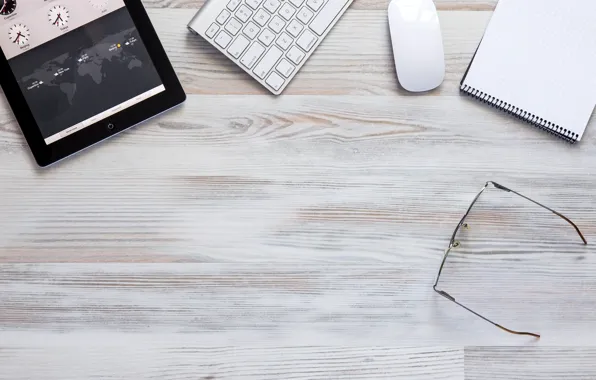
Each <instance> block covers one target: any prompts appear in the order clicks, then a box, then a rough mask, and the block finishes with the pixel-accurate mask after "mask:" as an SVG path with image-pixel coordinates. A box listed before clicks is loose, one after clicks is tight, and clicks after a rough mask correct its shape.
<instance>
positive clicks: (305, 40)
mask: <svg viewBox="0 0 596 380" xmlns="http://www.w3.org/2000/svg"><path fill="white" fill-rule="evenodd" d="M316 42H317V36H315V35H314V34H313V33H311V32H310V30H305V31H304V33H302V35H301V36H300V38H298V39H297V40H296V45H298V46H300V47H301V48H302V49H304V51H310V49H311V48H312V47H313V46H314V45H315V43H316Z"/></svg>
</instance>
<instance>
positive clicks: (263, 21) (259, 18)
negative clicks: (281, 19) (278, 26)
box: [253, 9, 271, 26]
mask: <svg viewBox="0 0 596 380" xmlns="http://www.w3.org/2000/svg"><path fill="white" fill-rule="evenodd" d="M270 18H271V16H270V15H269V13H267V12H265V11H264V10H262V9H259V10H258V11H257V14H256V15H255V17H253V20H255V22H256V23H257V24H259V25H261V26H265V25H267V21H269V19H270Z"/></svg>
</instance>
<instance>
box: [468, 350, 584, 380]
mask: <svg viewBox="0 0 596 380" xmlns="http://www.w3.org/2000/svg"><path fill="white" fill-rule="evenodd" d="M465 378H466V380H484V379H494V380H510V379H516V380H526V379H527V380H530V379H531V380H559V379H565V380H592V379H596V350H595V349H594V348H586V347H578V348H562V347H552V348H550V347H549V348H511V347H510V348H505V347H503V348H499V347H469V348H466V350H465Z"/></svg>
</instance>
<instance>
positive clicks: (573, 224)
mask: <svg viewBox="0 0 596 380" xmlns="http://www.w3.org/2000/svg"><path fill="white" fill-rule="evenodd" d="M487 185H493V186H494V187H495V188H497V189H499V190H503V191H507V192H509V193H513V194H515V195H519V196H520V197H522V198H524V199H526V200H528V201H530V202H532V203H534V204H535V205H538V206H540V207H542V208H544V209H546V210H548V211H550V212H552V213H553V214H555V215H557V216H558V217H560V218H561V219H563V220H564V221H566V222H567V223H569V224H570V225H571V226H572V227H573V228H574V229H575V231H576V232H577V234H578V235H579V237H580V238H581V239H582V241H583V242H584V244H585V245H587V244H588V241H587V240H586V238H585V237H584V234H582V232H581V231H580V229H579V227H578V226H577V225H576V224H575V223H573V222H572V221H571V219H569V218H568V217H566V216H565V215H563V214H561V213H560V212H558V211H555V210H553V209H552V208H550V207H547V206H545V205H543V204H542V203H539V202H536V201H535V200H533V199H530V198H528V197H526V196H525V195H523V194H520V193H518V192H517V191H514V190H511V189H509V188H507V187H505V186H503V185H499V184H498V183H496V182H492V181H490V182H487Z"/></svg>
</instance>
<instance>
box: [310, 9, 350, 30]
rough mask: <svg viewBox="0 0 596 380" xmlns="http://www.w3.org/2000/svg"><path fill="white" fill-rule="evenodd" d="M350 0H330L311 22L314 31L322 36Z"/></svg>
mask: <svg viewBox="0 0 596 380" xmlns="http://www.w3.org/2000/svg"><path fill="white" fill-rule="evenodd" d="M348 1H350V0H329V1H328V2H327V4H325V6H324V7H323V9H321V12H319V14H318V15H317V17H315V19H314V20H312V22H311V23H310V28H311V29H312V30H313V32H315V33H316V34H318V35H319V36H322V35H323V33H325V30H327V28H328V27H329V25H331V23H332V22H333V20H335V18H336V17H337V15H338V14H339V12H340V11H341V10H342V9H343V7H344V6H345V5H346V4H347V3H348Z"/></svg>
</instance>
